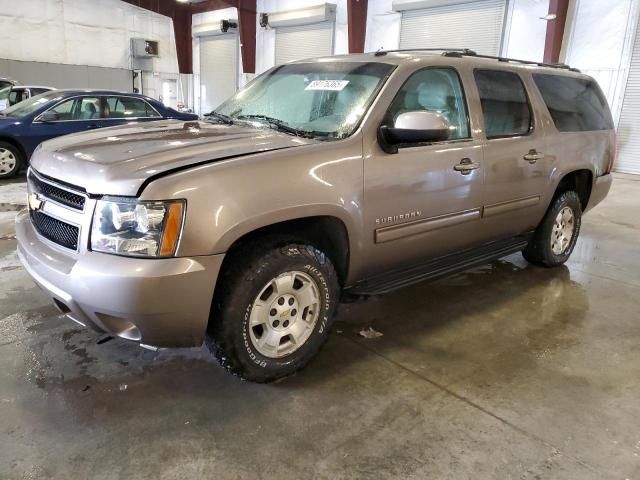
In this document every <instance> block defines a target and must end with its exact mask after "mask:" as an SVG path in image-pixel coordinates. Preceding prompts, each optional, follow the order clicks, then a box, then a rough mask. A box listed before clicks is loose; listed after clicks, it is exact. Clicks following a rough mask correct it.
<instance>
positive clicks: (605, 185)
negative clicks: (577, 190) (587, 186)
mask: <svg viewBox="0 0 640 480" xmlns="http://www.w3.org/2000/svg"><path fill="white" fill-rule="evenodd" d="M612 183H613V176H612V175H611V174H608V175H602V176H600V177H596V179H595V181H594V182H593V186H592V187H591V195H590V196H589V203H588V204H587V208H585V210H584V211H585V212H587V211H589V210H591V209H592V208H593V207H595V206H596V205H597V204H599V203H600V202H601V201H602V200H604V198H605V197H606V196H607V194H608V193H609V190H611V184H612Z"/></svg>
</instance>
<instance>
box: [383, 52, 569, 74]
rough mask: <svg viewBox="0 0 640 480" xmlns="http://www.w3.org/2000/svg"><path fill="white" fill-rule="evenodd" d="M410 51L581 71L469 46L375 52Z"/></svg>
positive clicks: (566, 66)
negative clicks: (510, 56) (477, 50)
mask: <svg viewBox="0 0 640 480" xmlns="http://www.w3.org/2000/svg"><path fill="white" fill-rule="evenodd" d="M409 52H442V55H443V56H444V57H456V58H460V57H476V58H488V59H490V60H497V61H499V62H506V63H522V64H525V65H538V66H539V67H549V68H560V69H563V70H570V71H572V72H578V73H579V72H580V70H578V69H577V68H572V67H570V66H569V65H566V64H564V63H544V62H534V61H533V60H520V59H518V58H509V57H500V56H496V55H482V54H480V53H476V52H474V51H473V50H471V49H469V48H402V49H396V50H382V49H381V50H378V51H377V52H375V56H376V57H380V56H383V55H386V54H387V53H409Z"/></svg>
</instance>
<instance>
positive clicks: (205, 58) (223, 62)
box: [199, 32, 239, 114]
mask: <svg viewBox="0 0 640 480" xmlns="http://www.w3.org/2000/svg"><path fill="white" fill-rule="evenodd" d="M238 51H239V43H238V33H237V32H233V33H225V34H222V35H207V36H204V37H200V108H199V110H200V112H202V113H203V114H204V113H208V112H210V111H211V110H213V109H215V108H216V107H218V105H220V104H221V103H222V102H224V101H225V100H226V99H227V98H228V97H230V96H231V95H233V94H234V93H235V91H236V89H237V87H238V57H239V55H238Z"/></svg>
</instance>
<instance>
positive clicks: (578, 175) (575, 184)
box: [555, 170, 593, 210]
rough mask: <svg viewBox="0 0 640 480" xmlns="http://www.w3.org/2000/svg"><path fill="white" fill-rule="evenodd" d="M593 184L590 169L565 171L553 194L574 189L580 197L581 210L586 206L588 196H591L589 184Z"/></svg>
mask: <svg viewBox="0 0 640 480" xmlns="http://www.w3.org/2000/svg"><path fill="white" fill-rule="evenodd" d="M592 184H593V174H592V173H591V171H590V170H576V171H573V172H570V173H567V174H566V175H565V176H564V177H562V180H560V183H558V187H557V188H556V193H555V196H558V195H560V194H562V193H564V192H568V191H574V192H576V193H577V194H578V196H579V197H580V204H581V206H582V210H585V209H586V208H587V204H588V203H589V197H590V196H591V185H592Z"/></svg>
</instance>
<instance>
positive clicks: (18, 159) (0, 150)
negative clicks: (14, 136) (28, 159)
mask: <svg viewBox="0 0 640 480" xmlns="http://www.w3.org/2000/svg"><path fill="white" fill-rule="evenodd" d="M7 152H8V153H10V154H11V155H13V158H14V159H15V163H14V166H13V167H12V168H10V169H5V168H4V167H3V165H2V162H3V160H2V157H3V155H4V154H5V153H7ZM23 163H24V158H23V156H22V152H21V151H20V149H18V148H16V147H15V146H13V145H11V144H10V143H7V142H0V180H1V179H5V178H11V177H14V176H15V175H16V174H17V173H18V172H19V171H20V168H21V167H22V164H23Z"/></svg>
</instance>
